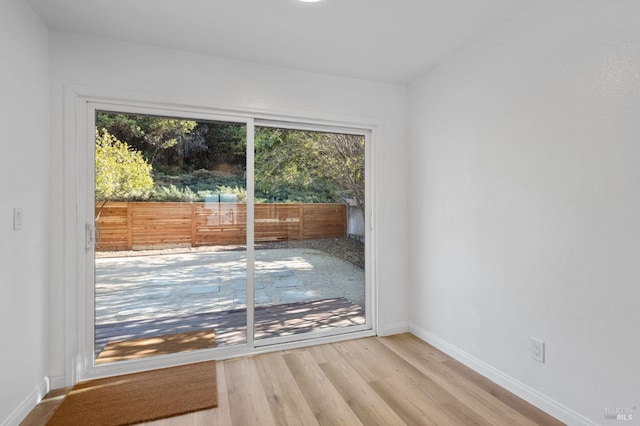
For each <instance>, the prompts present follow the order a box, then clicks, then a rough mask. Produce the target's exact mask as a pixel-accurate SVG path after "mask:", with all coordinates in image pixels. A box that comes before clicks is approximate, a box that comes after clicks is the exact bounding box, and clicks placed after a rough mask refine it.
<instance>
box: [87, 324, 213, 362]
mask: <svg viewBox="0 0 640 426" xmlns="http://www.w3.org/2000/svg"><path fill="white" fill-rule="evenodd" d="M215 347H216V335H215V333H214V332H213V330H200V331H191V332H187V333H177V334H167V335H164V336H154V337H144V338H139V339H132V340H123V341H118V342H111V343H109V344H107V345H106V346H105V347H104V349H103V350H102V352H100V354H99V355H98V357H97V358H96V364H106V363H108V362H115V361H125V360H128V359H137V358H144V357H148V356H155V355H166V354H174V353H178V352H186V351H193V350H197V349H210V348H215Z"/></svg>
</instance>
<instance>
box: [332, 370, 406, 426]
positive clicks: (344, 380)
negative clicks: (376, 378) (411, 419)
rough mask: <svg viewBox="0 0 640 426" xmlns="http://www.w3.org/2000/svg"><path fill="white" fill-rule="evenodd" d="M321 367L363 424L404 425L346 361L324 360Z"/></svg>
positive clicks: (381, 425)
mask: <svg viewBox="0 0 640 426" xmlns="http://www.w3.org/2000/svg"><path fill="white" fill-rule="evenodd" d="M320 368H321V369H322V371H323V372H324V374H325V375H326V376H327V378H328V379H329V380H330V381H331V383H333V386H334V387H335V388H336V389H337V390H338V392H340V395H342V398H344V400H345V401H346V402H347V404H349V407H351V409H352V410H353V412H354V413H355V414H356V416H358V418H359V419H360V421H361V422H362V423H363V424H365V425H367V426H369V425H380V426H393V425H404V422H403V421H402V419H401V418H400V417H399V416H398V415H397V414H396V413H395V412H394V411H393V409H391V407H389V406H388V405H387V404H386V403H385V402H384V400H383V399H382V398H380V396H379V395H378V394H377V393H376V392H375V391H374V390H373V389H372V388H371V386H369V384H368V383H367V382H365V381H364V379H363V378H362V377H361V376H360V375H359V374H358V373H357V372H356V371H355V370H354V369H353V368H351V367H350V366H349V365H348V363H347V362H346V361H344V360H341V361H330V362H324V363H321V364H320Z"/></svg>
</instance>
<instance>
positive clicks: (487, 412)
mask: <svg viewBox="0 0 640 426" xmlns="http://www.w3.org/2000/svg"><path fill="white" fill-rule="evenodd" d="M378 342H380V343H381V344H382V345H384V346H386V347H387V348H388V349H389V350H392V351H394V352H395V353H397V354H398V356H400V357H401V358H402V359H403V360H405V361H406V362H407V363H410V364H411V365H413V366H414V367H415V368H416V369H418V370H419V371H421V372H423V373H424V374H425V375H428V376H429V377H431V378H432V379H433V380H434V381H435V382H436V383H438V384H439V385H440V386H442V388H443V389H445V390H446V391H448V392H449V393H451V394H453V395H455V397H456V399H457V400H458V401H459V402H461V403H462V404H464V405H466V406H467V407H469V408H471V409H472V410H474V411H475V412H476V413H478V414H479V415H481V416H482V417H483V418H485V419H486V420H488V421H490V422H491V423H492V424H494V425H505V426H508V425H513V424H518V425H534V424H536V423H535V422H534V421H532V420H530V419H529V418H527V417H526V416H524V415H523V414H522V413H519V412H518V411H517V410H515V409H513V408H512V407H510V406H508V405H506V404H504V403H503V402H502V401H500V400H498V399H496V398H494V397H493V396H492V395H491V394H490V393H488V392H487V391H486V390H484V389H482V388H480V387H478V386H477V385H475V384H474V383H472V382H470V381H469V380H467V379H466V378H464V377H462V376H460V375H458V374H455V372H453V371H451V370H450V369H449V368H448V367H447V366H446V365H445V363H442V362H438V361H436V360H435V359H434V358H433V357H431V356H429V355H428V354H425V352H424V351H423V350H421V349H424V347H425V345H426V343H424V342H422V341H420V340H419V339H417V338H415V339H414V338H412V337H410V336H408V335H405V336H401V337H399V338H390V339H388V338H379V339H378ZM429 346H430V345H429Z"/></svg>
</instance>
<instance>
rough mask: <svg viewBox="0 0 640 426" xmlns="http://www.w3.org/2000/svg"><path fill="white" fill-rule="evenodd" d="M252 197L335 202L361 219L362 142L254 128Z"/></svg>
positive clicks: (347, 137)
mask: <svg viewBox="0 0 640 426" xmlns="http://www.w3.org/2000/svg"><path fill="white" fill-rule="evenodd" d="M255 140H256V143H255V144H256V155H255V165H256V166H255V179H256V192H257V194H256V195H257V196H264V197H265V198H267V199H268V200H270V201H298V202H338V201H340V199H341V198H351V199H353V200H354V201H355V203H356V205H357V206H358V207H359V208H360V209H361V210H362V211H363V214H364V209H363V207H364V192H365V186H364V158H365V155H364V154H365V151H364V137H363V136H359V135H346V134H333V133H320V132H311V131H302V130H287V129H276V128H263V127H259V128H257V129H256V139H255Z"/></svg>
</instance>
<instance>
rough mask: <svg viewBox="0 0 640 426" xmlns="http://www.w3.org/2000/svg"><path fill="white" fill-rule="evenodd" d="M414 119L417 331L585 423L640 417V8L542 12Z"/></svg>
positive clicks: (441, 81)
mask: <svg viewBox="0 0 640 426" xmlns="http://www.w3.org/2000/svg"><path fill="white" fill-rule="evenodd" d="M409 123H410V125H409V140H410V143H409V152H410V158H411V167H410V170H411V171H410V182H411V184H410V185H411V187H410V193H411V194H412V199H411V203H410V220H409V221H410V223H411V240H410V241H411V243H410V253H411V257H410V261H409V264H410V282H411V283H410V288H409V294H410V321H411V328H412V330H413V331H414V332H415V333H417V334H418V335H420V336H422V337H424V338H425V339H427V340H430V341H432V342H434V343H436V344H438V345H439V346H441V347H443V348H445V349H447V350H449V351H450V352H451V353H455V354H456V355H457V356H458V357H462V358H463V359H464V360H465V361H466V362H468V363H471V364H472V365H474V367H475V368H479V369H481V370H483V372H484V373H486V374H490V375H491V376H492V377H493V378H494V379H497V380H501V381H502V383H504V384H507V385H509V386H511V388H512V389H514V390H515V391H517V392H519V393H520V394H523V395H525V396H527V397H528V398H529V399H530V400H534V401H536V402H537V403H538V404H540V405H542V406H543V407H544V408H546V409H548V410H550V411H551V412H552V413H553V414H556V415H558V416H560V417H561V418H562V419H564V420H565V421H568V422H570V423H580V422H587V421H592V422H594V423H597V424H603V423H605V422H606V421H605V420H604V409H605V408H633V407H639V406H640V328H639V327H640V285H639V283H640V3H639V2H637V0H617V1H604V0H601V1H600V0H563V1H560V2H558V1H555V0H544V1H541V2H539V3H538V4H536V5H535V6H534V7H533V8H532V9H530V10H528V11H527V12H525V13H524V14H522V15H521V16H519V17H518V18H517V19H516V20H515V21H513V22H511V23H509V24H508V25H507V26H504V27H502V28H501V29H499V30H498V31H496V32H494V33H493V34H492V35H491V36H489V37H486V38H484V39H483V40H481V41H479V42H478V43H476V44H475V45H473V46H472V47H470V48H467V49H466V50H465V51H463V52H460V53H459V54H458V55H456V56H455V57H453V58H450V59H449V60H448V61H447V62H445V63H443V64H441V65H440V66H438V67H437V68H436V69H434V70H432V71H431V72H430V73H428V74H427V75H425V76H423V77H422V78H420V79H419V80H418V81H415V82H414V83H413V84H411V85H410V87H409ZM532 336H534V337H537V338H539V339H542V340H544V341H545V342H546V344H547V362H546V363H545V364H540V363H537V362H536V361H534V360H532V359H531V358H530V340H529V339H530V337H532ZM511 380H513V381H511ZM581 416H583V417H581ZM634 418H635V421H636V422H640V412H639V411H637V410H636V411H635V414H634ZM587 419H589V420H587ZM635 424H637V423H635Z"/></svg>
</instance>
